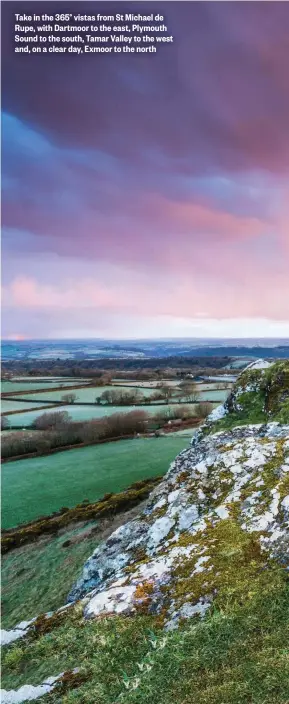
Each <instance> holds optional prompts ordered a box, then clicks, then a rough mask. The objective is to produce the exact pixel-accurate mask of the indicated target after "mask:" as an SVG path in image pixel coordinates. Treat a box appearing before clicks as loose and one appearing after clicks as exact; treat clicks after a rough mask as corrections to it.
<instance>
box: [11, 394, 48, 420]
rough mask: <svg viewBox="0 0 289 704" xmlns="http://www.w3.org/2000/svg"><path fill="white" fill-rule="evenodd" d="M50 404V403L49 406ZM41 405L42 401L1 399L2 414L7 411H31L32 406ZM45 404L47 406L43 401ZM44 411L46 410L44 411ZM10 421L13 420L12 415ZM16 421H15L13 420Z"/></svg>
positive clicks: (37, 406)
mask: <svg viewBox="0 0 289 704" xmlns="http://www.w3.org/2000/svg"><path fill="white" fill-rule="evenodd" d="M49 405H50V404H49V403H48V404H47V406H49ZM40 406H41V403H33V401H31V403H25V402H24V401H16V400H15V401H14V400H10V399H9V401H6V399H1V414H2V415H5V414H6V413H11V412H12V411H29V409H30V408H35V409H37V408H39V407H40ZM43 406H45V403H43ZM42 413H44V411H42ZM10 422H12V416H11V418H10ZM13 423H14V421H13Z"/></svg>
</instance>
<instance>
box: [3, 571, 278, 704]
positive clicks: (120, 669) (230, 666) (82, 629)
mask: <svg viewBox="0 0 289 704" xmlns="http://www.w3.org/2000/svg"><path fill="white" fill-rule="evenodd" d="M247 587H248V585H247ZM251 587H252V588H251V592H249V598H247V599H246V600H245V601H243V602H242V599H240V598H239V601H234V600H231V601H230V600H229V601H228V602H227V603H224V599H223V595H222V593H221V594H220V595H217V597H216V600H215V605H214V607H213V608H212V610H211V611H210V613H208V614H207V616H206V617H205V618H204V620H203V621H198V620H194V619H192V620H191V621H190V622H188V623H187V624H186V625H185V626H184V627H183V629H180V630H178V631H173V632H171V633H167V634H164V632H163V631H162V630H160V629H159V628H158V626H157V621H156V619H155V618H154V617H152V616H140V615H139V616H135V617H133V618H131V617H127V618H125V617H114V618H106V619H94V620H90V621H85V620H84V619H83V618H82V616H81V613H80V610H78V609H77V607H76V608H75V609H74V610H72V612H71V613H68V614H67V616H66V619H65V621H62V622H61V623H60V625H59V626H58V627H55V628H54V629H53V630H52V631H50V632H49V633H47V634H45V635H42V636H40V637H39V638H38V639H36V640H35V639H32V640H26V641H22V642H18V643H16V644H15V645H14V646H13V645H12V646H11V647H9V648H8V649H7V650H6V654H4V657H3V679H2V686H3V687H5V688H11V687H19V686H21V685H22V684H24V683H26V682H30V683H32V684H35V685H36V684H39V683H40V682H41V681H43V680H44V679H45V677H47V676H48V675H53V674H54V675H56V674H58V673H59V672H61V671H63V670H67V669H70V668H74V667H80V669H81V672H82V673H84V674H85V675H86V676H87V678H88V679H87V681H86V682H85V683H84V684H82V685H81V686H80V687H79V688H77V689H71V690H70V691H68V692H67V694H65V695H64V696H62V697H61V698H59V695H58V694H57V693H56V692H55V693H54V694H52V695H49V696H47V697H43V699H42V701H43V704H45V703H46V702H47V703H48V702H49V703H50V704H56V703H57V704H58V702H60V701H61V702H62V703H63V704H76V703H79V704H96V702H97V704H160V703H161V704H273V702H274V704H287V702H288V698H289V661H288V649H287V647H286V646H287V643H288V635H289V634H288V615H289V614H288V605H289V600H288V586H287V584H286V579H285V577H284V573H283V572H282V570H281V569H280V570H279V569H276V570H272V571H271V570H268V571H267V573H264V578H263V589H262V592H261V593H260V592H256V590H254V583H253V584H252V585H251ZM250 594H251V596H250Z"/></svg>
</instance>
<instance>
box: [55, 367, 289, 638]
mask: <svg viewBox="0 0 289 704" xmlns="http://www.w3.org/2000/svg"><path fill="white" fill-rule="evenodd" d="M286 365H287V366H286ZM266 375H267V376H266ZM288 376H289V364H288V363H281V364H279V363H277V364H275V365H272V366H270V368H269V367H262V366H261V365H260V366H259V367H258V369H256V368H254V369H249V370H245V372H244V373H243V374H241V376H240V378H239V380H238V383H237V384H236V387H235V389H234V390H233V393H232V394H231V396H230V397H229V399H228V401H227V402H226V404H224V406H223V407H219V410H218V411H217V409H215V411H214V412H213V413H212V414H211V416H210V417H209V418H208V419H207V422H206V423H205V424H204V426H203V427H202V428H201V430H200V431H198V432H197V434H196V435H195V436H194V438H193V440H192V443H191V446H190V448H189V449H187V450H184V451H183V452H182V453H181V454H180V455H179V456H178V457H177V458H176V460H175V461H174V462H173V463H172V465H171V467H170V469H169V471H168V473H167V475H166V476H165V477H164V480H163V482H162V483H161V484H160V485H158V487H157V488H156V489H155V490H154V491H153V493H152V494H151V496H150V498H149V501H148V503H147V505H146V508H145V510H144V511H143V513H142V514H141V515H140V516H139V518H138V519H137V520H134V521H131V522H130V523H127V524H125V525H123V526H121V527H120V528H119V529H118V530H117V531H115V532H114V533H113V534H112V535H111V536H110V538H109V539H108V540H107V541H106V542H104V543H103V544H101V545H100V546H99V547H98V548H97V549H96V550H95V552H94V553H93V555H92V556H91V557H90V558H89V560H88V561H87V562H86V564H85V566H84V569H83V574H82V576H81V578H80V579H79V580H78V582H77V583H76V584H75V586H74V587H73V589H72V590H71V592H70V594H69V597H68V600H69V601H75V600H76V599H82V598H84V599H85V606H84V614H85V616H87V617H88V618H89V617H92V616H96V615H99V614H101V613H105V614H108V613H135V612H138V611H141V612H148V613H154V614H156V615H157V616H158V618H159V619H160V621H161V622H162V623H163V625H164V627H165V628H166V629H172V628H175V627H177V626H178V624H179V623H180V621H181V620H183V619H186V618H191V617H192V616H194V615H201V616H202V615H203V614H204V613H205V612H206V610H207V609H208V607H209V606H210V605H211V604H212V602H213V600H214V597H215V596H216V594H218V593H219V591H220V590H221V589H223V588H224V585H225V587H226V588H227V589H228V590H229V591H230V589H235V590H236V589H237V587H238V584H237V582H238V579H241V575H242V570H246V571H247V572H246V574H248V570H249V572H250V571H251V574H252V579H253V578H254V577H255V576H256V575H257V574H259V572H260V570H261V571H262V570H266V569H268V566H269V565H270V564H271V562H272V560H273V561H274V560H276V562H278V563H279V564H281V565H283V566H284V568H286V567H287V566H288V563H289V554H288V528H289V414H288V413H287V421H288V422H283V423H281V422H278V420H277V421H276V420H274V414H275V416H276V415H277V417H278V414H279V413H283V408H282V404H283V402H284V403H285V406H286V403H287V391H286V383H285V384H284V379H285V381H286V380H287V379H288ZM260 398H261V405H262V404H263V406H264V407H263V406H262V408H261V410H260V403H259V401H260ZM273 398H274V402H272V399H273ZM248 399H249V400H248ZM251 399H253V404H252V403H251V402H250V400H251ZM256 399H258V404H257V406H256V413H257V415H258V414H259V413H261V414H263V415H262V419H264V420H265V422H260V423H246V422H245V421H246V418H244V414H245V413H248V408H249V410H250V414H249V415H250V417H251V416H252V412H253V411H252V408H253V410H254V402H255V405H256ZM264 399H265V400H264ZM263 401H264V403H263ZM266 403H267V406H266ZM264 404H265V405H264ZM216 411H217V412H216ZM238 412H239V413H240V414H241V416H242V424H241V425H238V424H236V418H238ZM285 420H286V419H285ZM222 424H223V426H224V425H225V426H226V424H227V426H228V427H223V428H222ZM220 425H221V427H220ZM230 425H231V426H232V427H230Z"/></svg>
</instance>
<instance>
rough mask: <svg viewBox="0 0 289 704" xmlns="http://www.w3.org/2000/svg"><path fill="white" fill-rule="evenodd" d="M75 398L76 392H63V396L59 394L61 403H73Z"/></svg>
mask: <svg viewBox="0 0 289 704" xmlns="http://www.w3.org/2000/svg"><path fill="white" fill-rule="evenodd" d="M76 399H77V396H76V394H63V396H61V401H62V403H74V402H75V401H76Z"/></svg>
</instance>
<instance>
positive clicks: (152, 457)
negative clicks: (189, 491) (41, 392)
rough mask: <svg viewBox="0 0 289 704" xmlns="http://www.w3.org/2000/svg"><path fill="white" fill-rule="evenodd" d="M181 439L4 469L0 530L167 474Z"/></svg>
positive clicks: (77, 452) (73, 453)
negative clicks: (143, 480) (140, 481)
mask: <svg viewBox="0 0 289 704" xmlns="http://www.w3.org/2000/svg"><path fill="white" fill-rule="evenodd" d="M186 445H187V440H186V439H184V438H182V437H169V436H167V437H160V438H139V439H138V440H120V441H118V442H115V443H104V444H103V445H93V446H89V447H83V448H79V449H74V450H66V451H65V452H58V453H56V454H54V455H48V456H44V457H35V458H32V459H24V460H16V461H15V462H8V463H7V464H3V466H2V528H11V527H13V526H16V525H18V524H19V523H23V522H27V521H30V520H33V519H34V518H38V517H39V516H42V515H44V516H45V515H48V514H50V513H51V512H52V511H58V510H59V509H60V508H61V507H62V506H68V507H71V506H75V505H76V504H77V503H79V502H80V501H83V500H84V499H88V500H89V501H96V500H97V499H99V498H101V497H102V496H103V495H104V494H106V493H109V492H117V491H122V490H123V489H126V488H127V487H128V486H130V484H133V483H134V482H136V481H138V480H141V479H146V478H148V477H154V476H158V475H161V474H164V472H165V471H166V470H167V468H168V465H169V464H170V462H171V461H172V460H173V459H174V457H175V455H176V454H177V453H178V452H180V451H181V450H182V449H183V448H184V447H186Z"/></svg>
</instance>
